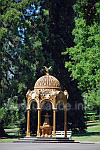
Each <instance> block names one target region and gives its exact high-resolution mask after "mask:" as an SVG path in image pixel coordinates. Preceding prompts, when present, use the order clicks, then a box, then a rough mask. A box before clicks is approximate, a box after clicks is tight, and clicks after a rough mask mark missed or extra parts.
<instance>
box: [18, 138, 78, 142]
mask: <svg viewBox="0 0 100 150" xmlns="http://www.w3.org/2000/svg"><path fill="white" fill-rule="evenodd" d="M15 142H18V143H76V142H75V141H74V140H70V139H69V138H58V137H48V138H46V137H29V138H28V137H25V138H20V139H19V140H18V141H15Z"/></svg>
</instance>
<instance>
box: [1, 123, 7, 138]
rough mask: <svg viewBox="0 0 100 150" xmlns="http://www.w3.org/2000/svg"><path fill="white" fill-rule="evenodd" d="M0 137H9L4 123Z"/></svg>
mask: <svg viewBox="0 0 100 150" xmlns="http://www.w3.org/2000/svg"><path fill="white" fill-rule="evenodd" d="M0 137H8V134H7V133H6V132H5V130H4V128H3V126H2V123H0Z"/></svg>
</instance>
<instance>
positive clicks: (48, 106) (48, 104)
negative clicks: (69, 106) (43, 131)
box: [41, 101, 53, 126]
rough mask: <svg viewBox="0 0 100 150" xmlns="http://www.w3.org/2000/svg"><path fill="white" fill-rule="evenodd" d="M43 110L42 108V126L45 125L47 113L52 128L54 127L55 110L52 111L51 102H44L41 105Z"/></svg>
mask: <svg viewBox="0 0 100 150" xmlns="http://www.w3.org/2000/svg"><path fill="white" fill-rule="evenodd" d="M41 108H42V112H41V125H43V123H44V120H45V115H46V113H48V115H49V123H50V126H53V109H52V104H51V102H48V101H44V102H43V103H42V104H41Z"/></svg>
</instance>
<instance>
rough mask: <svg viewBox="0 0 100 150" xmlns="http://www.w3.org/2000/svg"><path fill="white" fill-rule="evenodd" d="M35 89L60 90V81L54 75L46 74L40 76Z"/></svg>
mask: <svg viewBox="0 0 100 150" xmlns="http://www.w3.org/2000/svg"><path fill="white" fill-rule="evenodd" d="M35 89H44V90H45V89H56V90H60V89H61V88H60V82H59V81H58V79H56V78H55V77H54V76H51V75H49V74H46V75H45V76H42V77H40V78H39V79H38V80H37V81H36V83H35V86H34V90H35Z"/></svg>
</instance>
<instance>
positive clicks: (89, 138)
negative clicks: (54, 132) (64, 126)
mask: <svg viewBox="0 0 100 150" xmlns="http://www.w3.org/2000/svg"><path fill="white" fill-rule="evenodd" d="M72 139H73V140H75V141H78V142H100V122H92V123H88V124H87V132H86V133H84V134H80V135H79V134H78V135H73V137H72Z"/></svg>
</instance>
